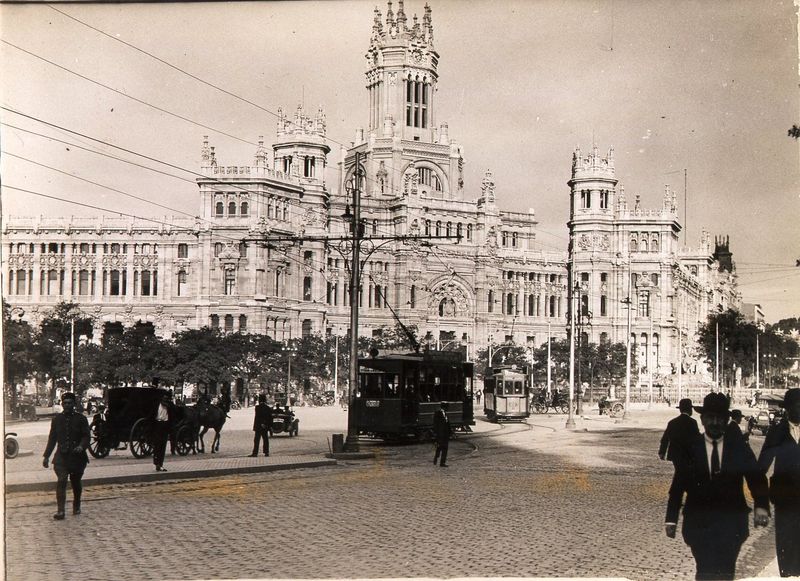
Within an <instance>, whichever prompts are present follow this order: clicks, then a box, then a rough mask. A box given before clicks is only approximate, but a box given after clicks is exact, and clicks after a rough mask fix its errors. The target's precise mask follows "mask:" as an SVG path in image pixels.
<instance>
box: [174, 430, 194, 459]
mask: <svg viewBox="0 0 800 581" xmlns="http://www.w3.org/2000/svg"><path fill="white" fill-rule="evenodd" d="M175 448H176V449H177V451H178V455H179V456H186V455H187V454H188V453H189V452H191V450H192V429H191V428H190V427H189V426H181V427H180V428H179V429H178V433H177V434H175Z"/></svg>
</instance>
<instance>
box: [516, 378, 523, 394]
mask: <svg viewBox="0 0 800 581" xmlns="http://www.w3.org/2000/svg"><path fill="white" fill-rule="evenodd" d="M514 393H515V394H521V393H522V382H521V381H515V382H514Z"/></svg>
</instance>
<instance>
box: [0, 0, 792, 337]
mask: <svg viewBox="0 0 800 581" xmlns="http://www.w3.org/2000/svg"><path fill="white" fill-rule="evenodd" d="M428 1H429V4H430V6H431V9H432V18H433V27H434V38H435V46H436V49H437V51H438V52H439V55H440V64H439V84H438V91H437V94H436V109H437V123H442V122H447V123H448V125H449V133H450V136H451V138H452V139H454V140H455V141H457V142H458V143H460V144H462V145H463V148H464V156H465V188H466V197H467V198H468V199H475V198H477V197H478V194H479V193H480V182H481V179H482V177H483V175H484V173H485V172H486V170H491V171H492V172H493V174H494V179H495V183H496V195H497V202H498V205H499V206H500V207H501V208H502V209H507V210H513V211H522V212H527V211H528V209H529V208H533V209H534V210H535V212H536V218H537V219H538V220H539V223H540V228H539V230H538V232H537V241H538V244H539V245H540V247H542V248H546V249H559V250H564V251H565V250H566V244H567V234H568V232H567V228H566V222H567V219H568V212H569V188H568V186H567V181H568V180H569V178H570V170H571V159H572V152H573V151H574V149H575V147H576V146H580V147H581V148H582V150H583V152H584V153H585V152H586V151H587V150H588V149H590V148H591V146H592V143H593V141H594V142H595V143H597V146H598V147H599V148H600V150H601V151H606V150H607V149H608V148H609V147H611V146H613V147H614V149H615V157H616V170H617V178H618V179H619V180H620V182H621V183H622V184H624V186H625V191H626V195H627V196H628V199H629V200H632V199H633V198H634V196H636V195H637V194H638V195H641V200H642V206H643V207H645V208H647V207H659V206H660V203H661V197H662V195H663V192H664V187H665V185H666V184H669V185H670V187H671V188H672V189H673V190H675V192H676V193H677V194H678V202H679V208H680V213H681V219H682V221H684V223H685V224H686V225H687V228H686V229H685V231H684V233H682V237H683V236H684V235H685V237H686V240H687V243H688V244H689V245H693V246H695V245H697V243H698V241H699V239H700V236H701V230H702V229H703V228H705V229H706V230H707V231H708V232H709V233H710V234H711V236H712V237H713V236H720V235H725V236H729V237H730V246H731V250H732V252H733V255H734V260H735V261H736V263H737V269H738V270H737V272H738V276H739V284H740V290H741V292H742V295H743V299H744V300H745V301H747V302H757V303H760V304H761V305H762V308H763V309H764V311H765V313H766V316H767V320H768V321H777V320H779V319H781V318H785V317H792V316H794V317H797V316H800V267H796V266H795V264H796V261H797V260H800V228H798V227H797V223H798V217H800V195H799V194H800V188H798V185H800V144H798V141H796V140H793V139H791V138H789V137H788V136H787V130H788V128H789V127H791V126H792V125H793V124H800V94H799V92H798V86H799V85H798V81H799V80H800V78H799V77H798V42H797V35H798V24H797V8H796V7H795V6H794V5H793V4H792V2H791V1H788V0H787V1H782V2H781V1H768V0H758V1H756V0H753V1H736V0H733V1H731V0H724V1H723V0H720V1H715V0H698V1H676V2H650V1H644V0H638V1H625V0H586V1H579V0H558V1H555V0H552V1H548V0H543V1H534V0H530V1H519V2H511V1H481V0H472V1H470V2H458V1H455V0H428ZM375 6H376V4H375V3H374V2H344V1H342V2H338V1H330V2H259V3H198V4H186V3H180V4H170V3H164V4H160V3H159V4H142V5H139V4H56V5H54V8H55V9H54V8H51V7H48V6H47V5H42V4H20V5H18V4H3V5H0V38H2V40H3V42H2V43H0V70H2V73H3V78H4V80H3V83H2V86H1V87H0V100H1V101H2V106H3V107H5V108H10V109H14V110H15V111H19V112H23V113H25V114H27V115H30V116H32V117H35V118H38V119H43V120H46V121H48V122H50V123H53V124H56V125H58V126H61V127H64V128H67V129H70V130H72V131H78V132H81V133H83V134H84V135H86V136H89V137H93V138H96V139H100V140H103V141H106V142H108V143H111V144H113V145H116V146H119V147H123V148H126V149H129V150H132V151H135V152H138V153H144V154H146V155H148V156H150V157H152V158H154V159H156V160H161V161H166V162H169V163H171V164H173V165H174V166H178V168H185V169H189V170H192V171H198V170H199V162H200V147H201V145H202V140H203V136H204V135H209V140H210V142H211V145H214V146H215V147H216V153H217V159H218V160H219V163H220V164H221V165H246V164H250V163H252V159H253V154H254V152H255V144H256V142H257V140H258V137H259V136H260V135H263V136H264V139H265V142H266V144H267V145H269V144H271V143H272V141H273V140H274V139H275V127H276V117H275V113H276V112H277V110H278V107H283V108H284V110H286V111H288V112H290V113H292V112H293V111H294V109H295V108H296V107H297V105H298V103H301V102H302V103H304V104H305V106H306V107H307V108H308V109H310V110H311V111H312V112H314V111H316V109H317V108H318V107H319V106H322V107H323V108H324V110H325V113H326V115H327V122H328V137H329V138H330V140H331V145H332V146H333V148H334V152H337V150H338V147H339V146H349V144H350V142H351V141H352V140H353V139H354V135H355V132H356V129H357V128H359V127H366V125H367V123H368V100H367V91H366V89H365V87H364V82H365V78H364V71H365V69H366V59H365V56H364V55H365V53H366V50H367V48H368V46H369V37H370V33H371V30H372V20H373V9H374V7H375ZM377 6H378V8H379V9H380V10H381V12H382V14H383V15H384V18H385V14H386V4H385V3H384V2H381V3H379V4H377ZM57 10H58V11H61V12H64V13H66V14H68V15H69V16H71V17H73V18H74V19H78V20H80V21H82V22H83V23H84V24H82V23H81V22H78V21H76V20H74V19H71V18H69V17H68V16H66V15H64V14H61V13H59V12H58V11H57ZM394 10H395V11H396V10H397V2H396V1H395V3H394ZM405 11H406V13H407V14H408V15H409V18H410V16H411V15H413V14H415V13H416V14H417V15H419V16H420V17H421V16H422V14H423V11H424V2H423V1H422V0H409V1H407V2H406V4H405ZM87 25H89V26H91V27H94V29H92V28H90V27H89V26H87ZM95 29H96V30H95ZM99 31H102V32H104V33H106V34H107V35H110V36H111V37H114V38H117V39H119V40H121V41H125V42H126V43H129V44H130V45H133V46H134V47H136V48H138V49H141V51H146V52H148V53H151V54H152V55H154V56H156V57H158V58H159V59H162V60H163V61H166V62H167V63H169V64H171V65H173V66H174V67H176V68H179V69H182V70H183V71H185V72H187V73H190V74H192V75H194V76H196V77H199V78H201V79H203V80H204V81H206V82H208V83H211V84H214V85H217V86H218V87H221V88H224V89H225V91H227V92H228V93H231V94H233V95H236V96H238V97H241V98H243V99H246V100H248V101H251V102H252V103H255V104H256V105H257V106H254V105H252V104H247V103H245V102H243V101H242V100H240V99H237V98H236V97H234V96H231V95H228V94H225V93H223V92H222V91H219V90H216V89H213V88H211V87H209V86H208V85H205V84H203V83H201V82H200V81H198V80H196V79H193V78H191V77H190V76H189V75H187V74H184V73H182V72H180V71H178V70H176V69H175V68H171V67H170V66H168V65H166V64H164V63H162V62H159V61H157V60H155V59H154V58H152V57H150V56H147V55H146V54H144V53H143V52H140V51H137V50H136V48H132V47H131V46H126V45H124V44H122V43H121V42H117V41H115V40H114V39H112V38H110V37H109V36H105V35H103V34H102V33H101V32H99ZM9 43H10V44H9ZM12 45H14V46H12ZM20 49H22V50H20ZM23 50H24V51H27V52H23ZM37 57H40V58H37ZM41 59H47V60H48V61H51V62H50V63H48V62H45V61H43V60H41ZM59 67H61V68H59ZM65 69H68V70H71V71H73V72H75V73H78V74H80V75H83V77H85V78H80V77H78V76H76V75H74V74H72V73H70V72H68V70H65ZM87 78H88V79H92V80H93V81H96V82H97V83H102V84H104V85H106V86H107V87H109V88H113V89H114V90H116V91H118V92H113V91H112V90H110V89H109V88H104V87H101V86H99V85H98V84H96V83H93V82H91V81H89V80H87ZM126 95H127V96H126ZM129 97H132V98H133V99H132V98H129ZM134 99H136V100H134ZM148 104H149V105H152V106H149V105H148ZM154 107H157V108H159V109H160V110H159V109H156V108H154ZM167 111H168V112H169V113H167ZM178 116H180V117H183V119H181V118H179V117H178ZM0 121H2V123H3V126H2V134H0V148H1V151H0V154H2V157H0V171H1V172H2V183H3V190H2V213H3V219H4V220H7V219H8V218H9V217H16V216H38V215H44V216H50V217H69V216H99V215H101V214H113V213H114V212H123V213H129V214H134V215H137V216H151V217H152V216H161V217H163V216H169V217H171V216H176V217H186V216H191V215H195V214H197V212H198V210H199V196H198V188H197V186H196V185H195V184H194V183H193V179H194V177H195V176H193V175H192V174H191V173H187V172H185V171H182V170H181V169H175V168H167V167H164V166H159V165H158V164H157V163H155V162H143V161H142V160H141V158H139V159H137V158H135V157H134V156H132V155H130V154H121V153H120V152H119V151H117V150H114V149H112V148H110V147H107V146H101V145H98V144H97V143H96V142H92V141H90V140H88V139H86V138H83V137H76V136H74V135H72V134H69V133H67V132H65V131H62V130H59V129H55V128H52V127H47V126H45V125H42V124H41V123H39V122H37V121H34V120H31V119H26V118H24V117H21V116H19V115H16V114H14V113H10V112H8V111H6V110H0ZM10 126H13V127H10ZM203 126H205V127H203ZM31 132H36V133H40V134H43V135H47V136H49V137H50V138H56V139H60V140H63V141H69V142H71V143H72V144H76V145H79V146H81V147H87V148H89V149H93V150H98V151H103V152H106V153H111V154H113V155H117V156H120V157H124V158H125V159H129V160H136V161H137V163H143V164H144V165H148V166H150V167H158V168H159V169H160V170H162V171H166V172H168V173H170V174H172V175H171V176H167V175H163V174H158V173H154V172H150V171H147V170H144V169H142V168H137V167H134V166H131V165H129V164H124V163H121V162H119V161H116V160H111V159H108V158H105V157H101V156H98V155H96V154H94V153H90V152H87V151H84V150H81V149H79V148H78V147H75V146H74V145H73V146H70V145H68V144H65V143H60V142H56V141H53V140H52V139H48V138H45V137H40V136H37V135H34V134H33V133H31ZM225 134H227V135H225ZM337 161H338V158H337V157H336V156H335V153H332V154H331V156H329V164H330V165H333V166H335V164H336V162H337ZM32 162H35V163H37V164H44V165H46V166H49V168H48V167H43V166H42V165H35V164H34V163H32ZM56 170H60V171H61V172H63V173H58V172H57V171H56ZM684 170H686V176H687V179H686V181H685V182H684ZM74 176H79V177H80V178H83V179H84V180H91V181H93V182H96V183H97V184H102V185H103V186H106V187H100V186H99V185H93V184H90V183H88V182H86V181H81V180H79V179H77V178H76V177H74ZM173 176H178V177H180V178H182V179H177V178H176V177H173ZM329 185H330V187H331V188H335V187H336V180H335V179H330V180H329ZM10 187H16V188H23V189H27V190H30V191H33V192H38V193H40V194H46V195H49V196H53V197H56V198H59V199H61V200H68V201H69V202H72V203H69V202H67V201H59V200H53V199H48V198H44V197H41V196H36V195H33V194H30V193H23V192H20V191H19V190H12V189H10ZM109 188H112V189H109ZM114 190H117V191H114ZM120 191H121V192H125V193H126V194H131V195H133V196H136V197H137V198H140V199H134V198H132V197H129V196H125V195H123V194H122V193H120ZM684 195H685V197H686V199H687V201H688V204H687V205H686V206H685V207H684V204H683V199H684ZM75 202H77V203H79V204H85V205H86V206H94V208H91V207H86V206H81V205H76V204H75ZM156 204H158V205H156ZM98 208H101V209H102V210H101V209H98ZM170 219H171V218H170Z"/></svg>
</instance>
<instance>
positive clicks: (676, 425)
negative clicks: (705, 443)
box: [658, 398, 700, 470]
mask: <svg viewBox="0 0 800 581" xmlns="http://www.w3.org/2000/svg"><path fill="white" fill-rule="evenodd" d="M678 410H680V412H681V413H680V415H679V416H678V417H676V418H673V419H671V420H670V421H669V422H668V423H667V429H666V430H664V435H663V436H661V445H660V446H659V447H658V457H659V458H661V459H662V460H669V461H670V462H672V464H673V465H674V466H675V470H677V469H678V464H679V463H681V462H683V461H684V460H685V458H686V454H687V452H688V450H689V443H690V442H691V441H692V440H693V439H694V438H696V437H697V436H698V435H700V429H699V428H698V427H697V421H696V420H695V419H694V418H693V417H692V400H690V399H688V398H684V399H682V400H681V401H680V402H678Z"/></svg>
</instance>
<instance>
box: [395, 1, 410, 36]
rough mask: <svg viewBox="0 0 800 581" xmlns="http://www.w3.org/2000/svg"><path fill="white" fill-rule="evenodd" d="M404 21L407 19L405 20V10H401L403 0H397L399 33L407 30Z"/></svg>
mask: <svg viewBox="0 0 800 581" xmlns="http://www.w3.org/2000/svg"><path fill="white" fill-rule="evenodd" d="M406 20H408V19H407V18H406V13H405V10H403V0H397V28H398V29H399V30H400V32H405V31H406V30H408V27H407V26H406Z"/></svg>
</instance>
